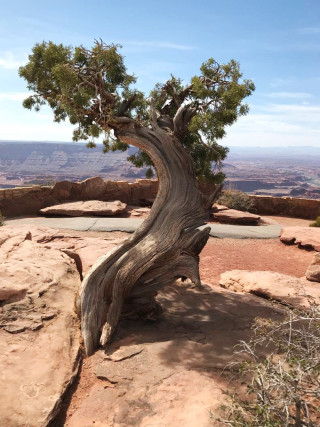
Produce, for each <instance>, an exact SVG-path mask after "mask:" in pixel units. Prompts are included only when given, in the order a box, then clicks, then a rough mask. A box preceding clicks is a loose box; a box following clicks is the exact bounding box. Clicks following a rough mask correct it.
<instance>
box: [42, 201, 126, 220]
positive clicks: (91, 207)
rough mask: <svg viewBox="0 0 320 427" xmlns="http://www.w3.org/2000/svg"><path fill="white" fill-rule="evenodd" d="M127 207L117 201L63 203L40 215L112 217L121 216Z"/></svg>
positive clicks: (45, 210)
mask: <svg viewBox="0 0 320 427" xmlns="http://www.w3.org/2000/svg"><path fill="white" fill-rule="evenodd" d="M126 207H127V205H126V204H125V203H122V202H120V201H119V200H115V201H112V202H111V201H110V202H102V201H100V200H88V201H85V202H72V203H63V204H60V205H55V206H49V207H48V208H44V209H40V211H39V213H40V214H42V215H67V216H85V215H94V216H114V215H119V214H122V213H123V212H124V211H125V210H126Z"/></svg>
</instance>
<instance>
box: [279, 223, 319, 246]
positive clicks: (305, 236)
mask: <svg viewBox="0 0 320 427" xmlns="http://www.w3.org/2000/svg"><path fill="white" fill-rule="evenodd" d="M280 240H281V242H283V243H287V244H296V245H298V246H299V247H302V248H306V249H308V248H311V249H314V250H315V251H318V252H320V228H316V227H284V228H283V229H282V231H281V234H280Z"/></svg>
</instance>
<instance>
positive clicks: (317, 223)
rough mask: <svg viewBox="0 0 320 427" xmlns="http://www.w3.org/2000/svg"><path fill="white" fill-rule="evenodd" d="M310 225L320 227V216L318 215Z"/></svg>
mask: <svg viewBox="0 0 320 427" xmlns="http://www.w3.org/2000/svg"><path fill="white" fill-rule="evenodd" d="M310 227H320V216H318V217H317V218H316V220H315V221H314V222H313V223H312V224H310Z"/></svg>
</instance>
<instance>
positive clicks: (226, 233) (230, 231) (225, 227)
mask: <svg viewBox="0 0 320 427" xmlns="http://www.w3.org/2000/svg"><path fill="white" fill-rule="evenodd" d="M205 227H210V228H211V231H210V236H211V237H218V238H220V239H224V238H231V239H276V238H278V237H279V234H280V232H281V225H265V226H261V227H257V226H255V225H230V224H217V225H216V224H206V225H203V226H202V227H200V228H201V229H202V228H205Z"/></svg>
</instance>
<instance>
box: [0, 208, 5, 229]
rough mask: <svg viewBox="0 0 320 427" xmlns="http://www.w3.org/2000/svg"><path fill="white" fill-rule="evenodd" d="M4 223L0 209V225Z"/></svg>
mask: <svg viewBox="0 0 320 427" xmlns="http://www.w3.org/2000/svg"><path fill="white" fill-rule="evenodd" d="M3 224H4V216H3V215H2V212H1V211H0V227H1V226H2V225H3Z"/></svg>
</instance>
